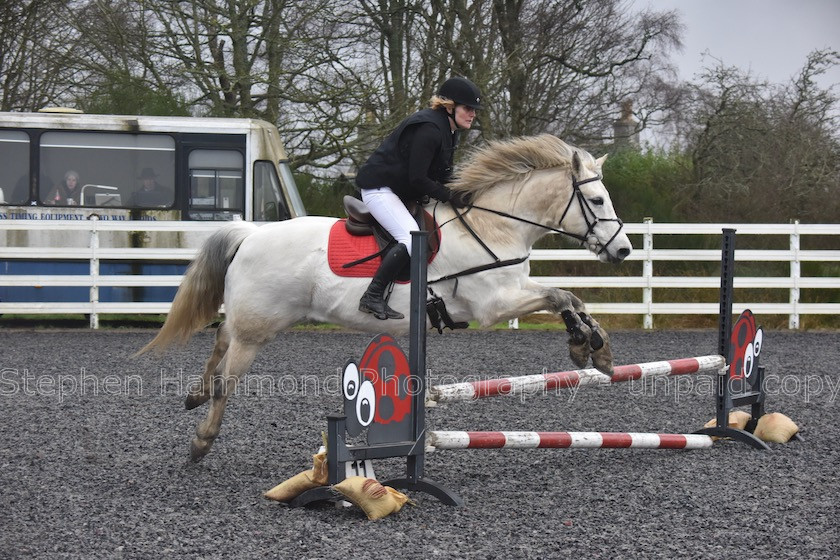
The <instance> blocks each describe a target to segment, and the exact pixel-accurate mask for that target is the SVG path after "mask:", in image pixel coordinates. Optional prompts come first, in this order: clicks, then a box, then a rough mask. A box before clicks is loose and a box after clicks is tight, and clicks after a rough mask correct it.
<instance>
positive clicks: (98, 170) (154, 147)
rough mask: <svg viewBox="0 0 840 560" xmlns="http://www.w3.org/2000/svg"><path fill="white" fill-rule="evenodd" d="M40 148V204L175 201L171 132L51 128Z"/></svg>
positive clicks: (157, 204)
mask: <svg viewBox="0 0 840 560" xmlns="http://www.w3.org/2000/svg"><path fill="white" fill-rule="evenodd" d="M40 148H41V166H40V184H39V192H38V196H39V198H40V200H41V201H42V203H43V204H49V205H57V206H78V205H82V206H96V205H100V206H141V207H147V208H148V207H159V208H160V207H171V206H172V204H173V202H174V201H175V194H174V190H173V188H172V186H173V185H174V184H175V140H174V139H173V138H172V137H171V136H168V135H165V134H124V133H107V132H64V131H61V132H55V131H53V132H45V133H44V134H43V135H42V136H41V146H40ZM74 179H75V185H74Z"/></svg>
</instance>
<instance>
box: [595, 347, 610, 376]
mask: <svg viewBox="0 0 840 560" xmlns="http://www.w3.org/2000/svg"><path fill="white" fill-rule="evenodd" d="M592 365H593V366H595V369H597V370H598V371H600V372H601V373H606V374H607V375H609V376H610V377H612V374H613V355H612V351H611V350H610V348H609V346H604V347H602V348H601V349H600V350H598V351H597V352H593V353H592Z"/></svg>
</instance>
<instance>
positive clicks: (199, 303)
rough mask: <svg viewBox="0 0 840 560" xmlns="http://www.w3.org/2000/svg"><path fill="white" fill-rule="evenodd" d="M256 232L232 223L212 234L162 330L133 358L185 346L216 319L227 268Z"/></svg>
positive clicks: (189, 270) (251, 226) (243, 224)
mask: <svg viewBox="0 0 840 560" xmlns="http://www.w3.org/2000/svg"><path fill="white" fill-rule="evenodd" d="M256 228H257V226H256V225H254V224H252V223H250V222H235V223H232V224H229V225H226V226H223V227H222V228H220V229H219V230H217V231H215V232H214V233H213V234H212V235H211V236H210V237H209V238H208V239H207V241H205V242H204V245H203V246H202V247H201V250H200V251H199V253H198V255H197V256H196V257H195V259H194V260H193V262H192V263H190V266H189V267H188V268H187V271H186V273H184V279H183V280H182V281H181V285H180V286H179V287H178V292H177V293H176V294H175V299H174V300H173V301H172V307H171V309H170V310H169V315H168V316H167V317H166V322H165V323H164V324H163V327H161V329H160V331H158V334H157V336H156V337H155V338H154V339H152V341H151V342H149V343H148V344H147V345H146V346H144V347H143V348H142V349H141V350H140V351H138V352H137V353H136V354H135V356H139V355H140V354H143V353H145V352H148V351H149V350H154V351H155V352H157V353H162V352H163V351H164V350H166V349H167V348H168V347H169V346H170V345H171V344H172V343H173V342H176V341H177V342H178V343H180V344H186V343H187V341H188V340H189V339H190V337H191V336H192V335H193V334H194V333H195V332H196V331H198V330H199V329H202V328H204V327H205V326H206V325H207V324H208V323H210V322H211V321H212V320H213V319H215V318H216V316H217V315H218V313H219V307H220V306H221V305H222V302H223V301H224V296H225V275H226V274H227V269H228V266H230V263H231V261H232V260H233V257H234V255H236V251H237V250H238V249H239V246H240V245H241V244H242V242H243V241H244V240H245V238H246V237H248V236H249V235H251V234H252V233H253V232H254V230H255V229H256Z"/></svg>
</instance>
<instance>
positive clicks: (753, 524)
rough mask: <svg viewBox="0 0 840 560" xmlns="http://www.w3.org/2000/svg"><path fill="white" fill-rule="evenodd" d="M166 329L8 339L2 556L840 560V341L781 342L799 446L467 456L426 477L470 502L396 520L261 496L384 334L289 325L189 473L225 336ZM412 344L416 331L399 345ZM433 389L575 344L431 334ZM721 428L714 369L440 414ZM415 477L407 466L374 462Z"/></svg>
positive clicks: (629, 338)
mask: <svg viewBox="0 0 840 560" xmlns="http://www.w3.org/2000/svg"><path fill="white" fill-rule="evenodd" d="M154 334H155V332H154V331H152V330H126V331H122V330H110V331H107V330H103V331H89V330H82V329H80V330H60V331H43V330H10V329H0V341H1V342H0V344H2V349H3V350H2V352H3V353H2V356H3V360H2V368H1V369H2V377H0V419H2V428H0V429H2V437H1V438H0V487H2V500H0V508H1V509H0V528H2V529H0V558H3V559H6V558H15V559H16V558H39V559H40V558H144V559H145V558H155V559H156V558H200V559H209V558H295V559H298V558H300V559H306V558H312V559H330V558H340V559H356V558H388V559H390V558H561V557H569V556H571V557H577V558H585V559H586V558H622V559H623V558H680V559H681V560H683V559H690V558H703V559H706V558H727V559H732V558H737V559H751V558H756V559H758V558H761V559H776V558H796V559H803V558H837V557H838V556H840V546H838V542H837V541H838V537H839V536H840V531H838V528H839V527H840V523H838V514H840V505H839V504H840V480H838V476H837V466H838V464H840V451H838V447H835V444H837V443H838V441H840V429H838V420H840V406H838V403H837V400H838V392H840V376H838V374H837V363H838V361H840V348H838V343H837V339H838V335H837V333H833V332H832V333H829V332H807V333H805V332H790V331H771V332H766V333H765V345H764V349H763V352H762V355H761V363H762V365H764V366H766V368H767V375H768V385H767V389H768V402H767V410H768V412H783V413H784V414H787V415H788V416H790V417H791V418H792V419H793V420H794V421H795V422H796V423H797V424H798V425H799V426H800V427H801V430H802V435H803V437H804V439H805V441H804V442H792V443H788V444H771V445H772V451H769V452H761V451H755V450H753V449H751V448H749V447H747V446H746V445H743V444H739V443H734V442H717V443H715V445H714V447H713V448H712V449H707V450H698V451H671V450H651V451H648V450H609V449H604V450H589V449H534V450H469V451H441V452H437V453H433V454H430V455H428V456H427V460H426V461H427V463H426V474H427V476H428V477H429V478H431V479H433V480H436V481H438V482H441V483H443V484H445V485H447V486H448V487H450V488H452V489H453V490H455V491H457V492H458V493H459V494H460V495H461V496H462V497H463V498H464V500H465V501H466V506H465V507H461V508H454V507H449V506H445V505H441V504H440V503H439V502H437V501H436V500H435V499H434V498H432V497H430V496H428V495H425V494H421V493H410V495H411V497H412V499H414V500H415V501H416V506H411V505H407V506H406V507H405V508H404V509H403V510H402V511H401V512H399V513H397V514H395V515H392V516H390V517H388V518H386V519H384V520H380V521H368V520H367V518H366V517H365V516H364V514H363V513H362V512H361V510H360V509H358V508H356V507H351V508H336V507H332V506H326V505H322V506H316V507H310V508H300V509H290V508H289V507H287V506H285V505H283V504H279V503H277V502H273V501H269V500H266V499H265V498H263V497H262V494H263V492H265V491H266V490H268V489H270V488H272V487H273V486H275V485H276V484H278V483H280V482H281V481H283V480H284V479H286V478H288V477H291V476H292V475H294V474H297V473H298V472H300V471H302V470H306V469H308V468H310V467H311V455H312V453H314V452H315V451H316V450H317V448H318V446H319V445H320V443H321V432H322V431H323V430H325V429H326V421H325V419H324V417H325V415H326V414H328V413H330V412H337V411H339V409H340V406H341V404H340V403H341V400H340V397H339V395H338V387H339V384H338V373H339V371H340V369H341V367H342V366H343V365H344V362H345V361H346V360H347V359H348V358H354V359H356V360H358V359H359V358H361V353H362V351H363V350H364V348H365V346H366V345H367V343H368V342H369V341H370V340H371V338H372V336H371V335H369V334H360V333H352V332H346V331H323V330H321V331H319V330H297V329H295V330H291V331H288V332H284V333H282V334H281V335H280V336H279V337H278V338H277V339H275V340H274V341H273V342H271V343H270V344H269V345H268V346H267V347H266V348H265V349H264V350H263V351H262V352H261V353H260V354H259V355H258V357H257V360H256V361H255V363H254V365H253V367H252V369H251V373H250V374H249V375H248V376H246V377H245V378H243V381H242V382H241V383H240V386H239V390H238V394H237V395H235V396H234V397H232V398H231V400H230V403H229V405H228V408H227V414H226V416H225V420H224V423H223V426H222V432H221V435H220V436H219V438H218V440H217V441H216V444H215V446H214V448H213V450H212V451H211V452H210V454H209V455H208V456H207V457H205V458H204V460H203V461H202V462H200V463H195V464H194V463H191V462H190V461H189V441H190V439H191V437H192V433H193V430H194V428H195V425H196V424H197V423H198V421H199V420H200V419H202V418H203V417H204V415H205V413H206V406H202V407H200V408H198V409H196V410H192V411H185V410H184V406H183V398H184V394H185V392H186V389H187V385H188V383H189V381H190V380H192V379H194V378H195V377H196V376H197V375H198V374H200V372H201V371H202V368H203V364H204V361H205V359H206V358H207V356H208V355H209V352H210V349H211V347H212V344H213V333H212V332H211V331H203V332H201V333H199V334H198V335H196V336H195V337H194V338H193V339H192V340H191V341H190V343H189V344H188V345H187V346H185V347H177V348H173V349H171V350H170V351H169V352H168V353H166V354H165V355H163V356H161V357H156V356H148V355H146V356H142V357H139V358H132V357H131V354H132V353H133V352H135V351H136V350H138V349H139V348H141V347H142V346H143V345H144V344H145V343H147V342H148V341H149V340H151V338H152V337H153V336H154ZM399 342H400V344H401V345H402V347H403V349H404V350H405V351H406V352H407V351H408V341H407V338H401V339H400V340H399ZM612 344H613V351H614V354H615V358H616V364H617V365H618V364H629V363H638V362H649V361H656V360H664V359H673V358H683V357H691V356H699V355H705V354H715V353H717V352H716V345H717V333H716V332H715V331H713V330H702V331H619V332H614V333H612ZM427 365H428V367H429V368H430V370H431V375H432V382H433V384H437V383H440V382H442V381H454V380H460V379H462V378H471V379H475V378H479V377H499V376H508V375H528V374H535V373H541V372H543V371H544V370H548V371H559V370H568V369H573V368H574V366H573V365H572V363H571V361H570V359H569V358H568V356H567V347H566V342H565V334H564V333H562V332H556V331H474V330H470V331H462V332H457V333H448V332H447V333H446V334H444V335H438V334H436V333H430V334H429V336H428V358H427ZM713 416H714V397H713V394H712V378H711V376H709V375H701V376H684V377H680V378H672V379H670V380H659V381H658V382H657V383H656V384H650V383H648V384H643V383H641V382H636V383H635V384H630V383H624V384H619V385H614V386H610V387H598V388H584V389H581V390H580V391H579V392H574V391H572V390H569V389H566V390H561V391H560V392H559V393H558V394H549V395H538V396H536V397H533V398H529V399H527V400H524V401H523V400H521V399H519V398H516V397H506V398H505V397H502V398H496V399H485V400H482V401H480V402H475V403H456V404H448V405H444V406H440V407H438V408H433V409H429V413H428V424H429V428H430V429H437V430H441V429H443V430H447V429H451V430H539V431H640V432H672V433H689V432H692V431H694V430H696V429H699V428H700V427H702V425H703V424H704V423H705V422H706V421H707V420H709V419H711V418H712V417H713ZM375 467H376V470H377V474H378V477H379V478H380V479H382V480H385V479H387V478H390V477H395V476H400V475H401V474H402V472H403V470H404V461H402V460H397V459H389V460H385V461H381V462H378V463H376V465H375Z"/></svg>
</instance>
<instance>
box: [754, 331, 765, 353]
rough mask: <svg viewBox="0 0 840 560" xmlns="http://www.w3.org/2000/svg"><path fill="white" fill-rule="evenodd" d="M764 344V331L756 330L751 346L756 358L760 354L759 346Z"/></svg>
mask: <svg viewBox="0 0 840 560" xmlns="http://www.w3.org/2000/svg"><path fill="white" fill-rule="evenodd" d="M762 344H764V330H763V329H758V330H757V331H755V338H754V339H753V346H754V347H755V355H756V357H758V355H759V354H761V345H762Z"/></svg>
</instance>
